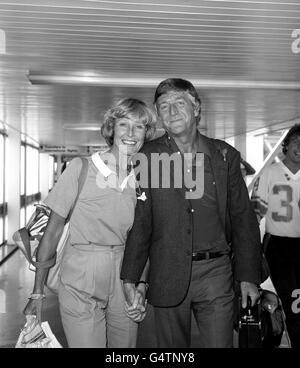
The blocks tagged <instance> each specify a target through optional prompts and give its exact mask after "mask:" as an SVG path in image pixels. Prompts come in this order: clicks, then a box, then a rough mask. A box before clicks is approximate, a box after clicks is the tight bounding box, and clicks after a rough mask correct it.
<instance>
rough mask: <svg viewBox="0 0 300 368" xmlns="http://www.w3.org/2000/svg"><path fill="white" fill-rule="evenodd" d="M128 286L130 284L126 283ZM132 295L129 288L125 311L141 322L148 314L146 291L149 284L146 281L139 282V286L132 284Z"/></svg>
mask: <svg viewBox="0 0 300 368" xmlns="http://www.w3.org/2000/svg"><path fill="white" fill-rule="evenodd" d="M125 285H126V286H127V288H128V286H129V285H128V284H125ZM130 286H131V288H130V294H131V295H130V297H129V293H128V290H126V291H127V293H126V292H125V295H126V294H127V298H126V302H125V312H126V314H127V316H128V317H129V318H131V319H132V320H133V321H135V322H141V321H142V320H143V319H144V318H145V316H146V306H147V300H145V298H146V292H147V285H146V284H144V283H140V284H138V286H133V284H131V285H130Z"/></svg>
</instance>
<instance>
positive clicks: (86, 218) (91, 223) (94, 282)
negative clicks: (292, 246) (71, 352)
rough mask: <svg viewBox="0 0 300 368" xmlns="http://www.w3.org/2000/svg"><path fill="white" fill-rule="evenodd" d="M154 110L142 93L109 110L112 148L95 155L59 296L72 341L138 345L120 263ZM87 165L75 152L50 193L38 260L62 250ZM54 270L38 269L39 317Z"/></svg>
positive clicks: (34, 303) (33, 302)
mask: <svg viewBox="0 0 300 368" xmlns="http://www.w3.org/2000/svg"><path fill="white" fill-rule="evenodd" d="M153 116H154V115H153V113H152V112H151V110H150V109H149V108H148V107H147V106H146V105H145V104H144V103H143V102H142V101H139V100H136V99H132V98H128V99H124V100H122V101H120V102H118V103H117V104H116V105H115V106H113V107H112V108H111V109H110V110H108V112H107V113H106V114H105V118H104V124H103V126H102V129H101V132H102V135H103V136H104V137H105V139H106V141H107V143H108V145H109V150H108V151H106V152H104V153H102V154H100V153H96V154H94V155H93V156H92V157H91V158H90V159H89V166H88V173H87V178H86V180H85V184H84V186H83V189H82V191H81V194H80V196H79V199H78V201H77V204H76V207H75V209H74V211H73V214H72V216H71V219H70V238H69V241H70V246H66V247H67V248H66V253H65V254H64V258H63V260H62V264H61V271H60V272H61V274H60V286H59V295H58V296H59V306H60V313H61V317H62V323H63V327H64V331H65V334H66V337H67V341H68V344H69V347H110V348H121V347H135V344H136V334H137V323H136V322H135V321H133V320H132V319H130V318H129V317H128V315H127V314H126V312H125V308H124V303H125V299H124V294H123V289H122V283H121V280H120V267H121V262H122V258H123V253H124V246H125V240H126V236H127V233H128V231H129V229H130V228H131V226H132V223H133V216H134V208H135V204H136V190H135V177H134V173H133V170H132V169H131V166H130V163H131V158H132V156H133V155H134V154H135V153H136V152H138V150H139V149H140V148H141V147H142V145H143V143H144V140H145V139H146V140H148V139H150V138H151V137H152V134H153V132H154V120H153ZM80 169H81V160H80V159H79V158H76V159H74V160H72V162H71V163H70V164H69V165H68V167H67V168H66V170H65V171H64V173H63V174H62V175H61V176H60V178H59V180H58V182H57V184H56V185H55V187H54V188H53V190H52V191H51V193H50V194H49V195H48V197H47V198H46V200H45V204H46V205H48V206H49V207H50V208H51V210H52V212H51V216H50V219H49V223H48V226H47V229H46V231H45V233H44V236H43V238H42V240H41V242H40V244H39V248H38V253H37V261H38V262H43V261H46V260H49V259H51V258H52V257H53V256H54V255H55V251H56V247H57V243H58V240H59V238H60V236H61V234H62V230H63V228H64V224H65V219H66V217H67V216H68V214H69V212H70V209H71V207H72V205H73V203H74V200H75V198H76V194H77V189H78V176H79V173H80ZM46 275H47V270H45V269H42V268H38V269H37V271H36V277H35V284H34V289H33V294H34V297H35V299H30V301H29V302H28V304H27V306H26V308H25V310H24V313H25V314H36V315H38V318H39V320H41V303H42V300H43V298H44V295H43V289H44V282H45V278H46ZM145 287H146V286H145V284H144V283H140V284H138V286H137V288H138V290H139V291H138V293H141V294H145V291H146V290H145ZM140 309H141V306H140ZM142 312H143V310H142ZM131 313H132V314H133V317H134V318H135V320H136V321H139V320H141V319H142V318H143V314H141V313H135V314H134V313H133V311H131Z"/></svg>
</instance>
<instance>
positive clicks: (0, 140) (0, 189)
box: [0, 125, 7, 246]
mask: <svg viewBox="0 0 300 368" xmlns="http://www.w3.org/2000/svg"><path fill="white" fill-rule="evenodd" d="M1 128H2V125H0V246H1V245H2V244H3V243H4V242H5V241H6V240H7V231H6V228H7V203H6V201H5V140H6V134H5V131H4V129H1Z"/></svg>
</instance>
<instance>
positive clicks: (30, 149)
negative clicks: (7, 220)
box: [20, 141, 41, 227]
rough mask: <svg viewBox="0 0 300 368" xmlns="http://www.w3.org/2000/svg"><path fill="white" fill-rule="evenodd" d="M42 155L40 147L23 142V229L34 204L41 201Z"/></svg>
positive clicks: (21, 222)
mask: <svg viewBox="0 0 300 368" xmlns="http://www.w3.org/2000/svg"><path fill="white" fill-rule="evenodd" d="M39 169H40V153H39V149H38V147H35V146H34V145H32V144H28V143H27V142H24V141H22V143H21V180H20V185H21V188H20V195H21V197H20V200H21V209H20V225H21V227H22V226H24V225H25V224H26V222H27V221H28V220H29V218H30V217H31V215H32V213H33V212H34V203H36V202H38V201H39V200H40V199H41V193H40V189H39V188H40V183H39Z"/></svg>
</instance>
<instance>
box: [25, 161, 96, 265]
mask: <svg viewBox="0 0 300 368" xmlns="http://www.w3.org/2000/svg"><path fill="white" fill-rule="evenodd" d="M81 162H82V166H81V170H80V174H79V177H78V191H77V195H76V198H75V200H74V203H73V206H72V208H71V210H70V212H69V215H68V216H67V218H66V223H67V222H69V221H70V218H71V216H72V213H73V211H74V208H75V206H76V204H77V201H78V198H79V195H80V193H81V191H82V188H83V185H84V183H85V180H86V178H87V173H88V168H89V165H88V164H89V162H88V160H87V159H86V158H85V157H81ZM23 235H24V234H23ZM21 236H22V234H21ZM27 237H28V241H29V236H28V233H27ZM22 240H23V238H22ZM24 240H27V239H26V236H24ZM24 244H25V247H26V250H27V248H29V255H30V254H31V252H30V243H28V242H27V241H26V243H24ZM27 244H29V246H28V245H27ZM30 258H31V256H30ZM31 263H32V264H33V265H34V266H35V267H36V268H49V267H52V266H53V265H55V263H56V254H55V255H54V256H53V257H52V258H51V259H48V260H47V261H43V262H35V261H33V260H32V258H31Z"/></svg>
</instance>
